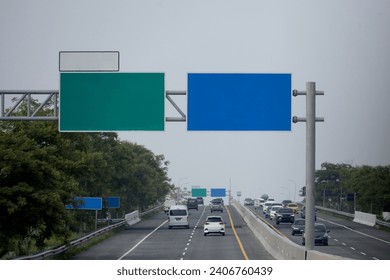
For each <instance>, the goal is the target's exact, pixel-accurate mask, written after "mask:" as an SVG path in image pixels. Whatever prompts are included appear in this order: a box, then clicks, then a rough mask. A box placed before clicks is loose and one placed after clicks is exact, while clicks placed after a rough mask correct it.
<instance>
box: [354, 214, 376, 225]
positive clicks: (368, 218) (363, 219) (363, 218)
mask: <svg viewBox="0 0 390 280" xmlns="http://www.w3.org/2000/svg"><path fill="white" fill-rule="evenodd" d="M353 221H354V222H355V223H359V224H363V225H367V226H370V227H373V226H375V224H376V216H375V215H374V214H369V213H364V212H360V211H355V217H354V219H353Z"/></svg>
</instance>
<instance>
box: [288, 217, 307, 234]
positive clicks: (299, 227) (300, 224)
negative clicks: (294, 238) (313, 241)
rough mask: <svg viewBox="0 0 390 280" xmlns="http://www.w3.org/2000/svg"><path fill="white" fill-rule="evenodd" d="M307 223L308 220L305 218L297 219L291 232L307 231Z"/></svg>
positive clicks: (301, 232) (300, 232)
mask: <svg viewBox="0 0 390 280" xmlns="http://www.w3.org/2000/svg"><path fill="white" fill-rule="evenodd" d="M305 223H306V221H305V220H304V219H296V220H295V221H294V223H293V224H292V226H291V234H292V235H296V234H303V232H304V231H305Z"/></svg>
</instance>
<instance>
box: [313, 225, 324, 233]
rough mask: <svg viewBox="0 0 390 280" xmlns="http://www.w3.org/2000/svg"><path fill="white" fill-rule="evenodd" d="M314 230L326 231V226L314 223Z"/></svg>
mask: <svg viewBox="0 0 390 280" xmlns="http://www.w3.org/2000/svg"><path fill="white" fill-rule="evenodd" d="M315 231H316V232H325V231H326V227H325V226H324V225H316V226H315Z"/></svg>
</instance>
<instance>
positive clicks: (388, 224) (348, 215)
mask: <svg viewBox="0 0 390 280" xmlns="http://www.w3.org/2000/svg"><path fill="white" fill-rule="evenodd" d="M316 208H317V209H318V210H321V211H325V212H330V213H334V214H338V215H341V216H345V217H349V218H355V214H354V213H348V212H343V211H338V210H334V209H330V208H325V207H321V206H316ZM375 223H376V224H377V225H381V226H385V227H390V223H389V222H385V221H381V220H378V219H376V222H375Z"/></svg>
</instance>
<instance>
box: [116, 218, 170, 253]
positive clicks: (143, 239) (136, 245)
mask: <svg viewBox="0 0 390 280" xmlns="http://www.w3.org/2000/svg"><path fill="white" fill-rule="evenodd" d="M167 222H168V220H166V221H164V222H163V223H162V224H161V225H159V226H158V227H156V228H155V229H154V230H153V231H152V232H151V233H149V234H148V235H146V236H145V237H144V238H142V239H141V241H140V242H138V243H137V244H135V246H134V247H133V248H131V249H130V250H129V251H127V252H126V253H124V254H123V255H122V256H121V257H120V258H119V259H118V260H121V259H123V258H124V257H125V256H127V255H128V254H130V253H131V252H132V251H133V250H134V249H135V248H137V247H138V246H139V245H140V244H141V243H142V242H144V241H145V240H146V238H148V237H149V236H151V235H152V234H153V233H155V232H156V231H157V230H158V229H159V228H160V227H162V226H163V225H165V224H166V223H167Z"/></svg>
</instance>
